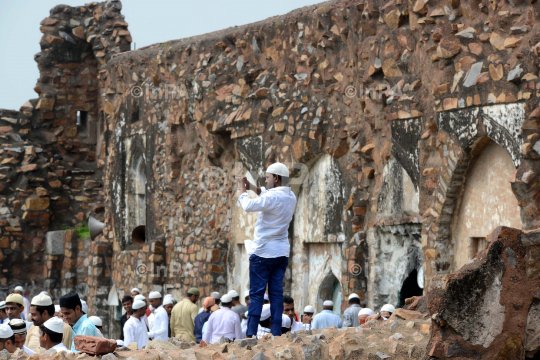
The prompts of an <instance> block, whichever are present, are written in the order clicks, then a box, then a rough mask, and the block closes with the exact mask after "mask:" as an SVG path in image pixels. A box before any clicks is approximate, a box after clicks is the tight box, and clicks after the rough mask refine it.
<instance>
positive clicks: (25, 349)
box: [22, 345, 36, 355]
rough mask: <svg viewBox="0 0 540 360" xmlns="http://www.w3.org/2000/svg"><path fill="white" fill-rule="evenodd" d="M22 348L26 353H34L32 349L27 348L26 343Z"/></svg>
mask: <svg viewBox="0 0 540 360" xmlns="http://www.w3.org/2000/svg"><path fill="white" fill-rule="evenodd" d="M22 348H23V350H24V351H25V352H26V355H32V354H35V353H36V352H35V351H34V350H30V349H29V348H27V347H26V345H23V347H22Z"/></svg>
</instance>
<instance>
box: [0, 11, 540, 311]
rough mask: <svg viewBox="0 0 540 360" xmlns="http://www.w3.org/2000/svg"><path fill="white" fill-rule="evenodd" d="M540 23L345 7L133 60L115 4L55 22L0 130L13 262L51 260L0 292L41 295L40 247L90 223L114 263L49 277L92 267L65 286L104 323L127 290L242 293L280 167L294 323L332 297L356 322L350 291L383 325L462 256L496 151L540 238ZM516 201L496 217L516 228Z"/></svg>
mask: <svg viewBox="0 0 540 360" xmlns="http://www.w3.org/2000/svg"><path fill="white" fill-rule="evenodd" d="M539 6H540V5H539V4H538V3H532V4H529V3H525V2H518V3H515V2H506V1H503V2H490V1H488V0H485V1H465V0H462V1H459V0H456V1H451V2H447V1H442V0H440V1H435V2H429V3H428V2H424V1H423V0H417V1H414V2H403V1H400V0H397V1H390V2H382V1H356V0H355V1H352V0H345V1H339V2H338V1H331V2H327V3H322V4H318V5H314V6H311V7H306V8H302V9H299V10H296V11H294V12H292V13H290V14H287V15H284V16H280V17H275V18H270V19H267V20H265V21H262V22H259V23H254V24H249V25H246V26H242V27H235V28H231V29H225V30H222V31H219V32H216V33H212V34H207V35H201V36H198V37H193V38H189V39H182V40H176V41H170V42H167V43H163V44H155V45H152V46H149V47H147V48H143V49H139V50H137V51H127V50H129V48H130V46H129V43H130V42H131V37H130V34H129V31H128V30H127V23H126V22H125V21H124V17H123V16H122V15H121V14H120V10H121V8H122V5H121V3H120V2H119V1H113V0H109V1H107V2H105V3H90V4H86V5H85V6H81V7H73V8H71V7H67V6H64V5H60V6H57V7H55V8H54V9H53V10H51V15H50V17H48V18H46V19H45V20H44V21H43V22H42V28H41V31H42V32H43V33H44V36H43V39H42V41H41V46H42V52H41V53H40V54H38V55H37V56H36V61H37V62H38V66H39V68H40V79H39V80H38V84H37V86H36V89H35V90H36V91H37V92H38V93H39V95H40V98H39V99H37V100H31V101H29V102H28V103H27V104H24V105H23V107H22V108H21V111H22V112H5V111H2V114H1V116H0V119H1V120H2V121H3V122H4V123H5V122H7V123H5V124H2V125H5V126H1V127H0V132H2V134H3V135H2V136H3V138H4V143H5V144H6V145H5V146H4V145H3V153H2V159H3V160H2V166H3V167H0V174H5V175H6V177H5V178H2V179H0V186H3V188H2V190H0V195H2V199H3V203H4V204H6V206H5V207H2V208H0V213H1V215H2V216H3V217H2V219H0V221H1V222H0V226H3V228H2V235H3V237H2V241H1V242H0V249H1V250H2V253H1V254H2V256H4V257H6V258H8V256H6V255H9V258H8V259H7V260H6V261H5V262H2V266H4V264H6V266H7V264H15V263H17V262H19V263H20V262H21V260H26V259H29V258H31V257H35V258H36V261H34V262H31V263H32V264H39V265H38V266H39V270H37V267H36V269H34V268H30V271H29V270H28V269H23V268H22V267H21V268H17V267H16V265H15V267H13V268H14V269H15V270H13V273H12V274H13V276H12V275H7V274H6V276H4V277H3V278H2V279H0V283H1V284H2V285H3V286H4V288H3V289H7V288H9V286H13V280H12V279H14V278H16V276H20V279H26V278H25V276H26V275H24V274H28V277H27V278H28V280H24V281H23V282H25V284H29V283H31V282H30V278H31V277H34V278H35V279H38V281H39V280H41V279H43V280H45V277H44V275H40V276H42V277H41V278H40V277H35V274H37V273H38V271H39V272H42V271H44V270H43V269H44V267H42V265H45V264H44V260H43V259H44V257H43V255H42V253H40V252H42V251H43V246H44V245H43V241H44V238H45V236H46V235H45V234H46V232H47V231H48V230H59V229H61V228H62V227H64V226H67V225H69V226H72V225H73V224H76V223H78V222H80V221H82V220H84V219H85V218H87V217H88V215H91V214H93V215H95V216H97V217H98V218H99V219H100V220H104V221H105V223H106V227H105V229H104V234H103V236H101V237H100V238H99V241H101V242H102V243H103V247H102V245H101V244H99V241H98V242H93V243H91V244H87V243H86V242H79V243H78V245H77V246H78V248H79V250H80V251H78V252H76V253H75V252H73V251H70V249H72V248H73V246H74V242H73V241H74V240H73V239H71V240H70V239H68V238H67V237H66V238H65V240H66V241H67V242H66V243H71V244H72V245H69V246H67V245H66V246H67V247H65V248H64V255H61V252H58V255H51V256H58V257H57V258H54V259H52V258H51V259H50V260H51V262H50V263H49V262H48V261H47V274H52V273H53V272H51V271H50V269H51V266H53V263H55V261H56V263H57V264H60V263H61V262H65V263H66V265H69V269H71V271H69V273H70V274H71V273H72V272H73V268H72V266H74V264H75V263H76V264H80V263H82V264H85V263H86V262H85V261H86V260H88V261H89V264H92V266H93V267H89V268H88V269H90V271H89V272H88V274H86V273H85V272H84V271H80V270H79V269H78V268H77V277H76V278H75V280H71V281H72V282H71V283H70V284H71V285H73V286H75V287H77V286H78V288H77V289H79V291H81V292H86V295H85V296H88V299H89V302H91V303H92V304H94V303H95V304H97V305H98V308H99V311H101V312H102V313H106V312H107V310H106V309H105V303H106V297H107V293H108V290H109V289H110V287H111V286H112V285H113V284H112V283H113V282H114V283H116V284H117V285H118V287H119V291H120V293H122V292H127V291H128V290H129V289H130V288H131V287H133V286H137V287H139V288H141V289H142V291H143V292H147V291H149V290H160V291H162V292H163V293H172V294H173V295H174V296H175V298H176V299H177V300H180V299H181V298H182V297H183V296H184V295H185V294H184V293H185V291H186V290H187V289H188V288H190V287H193V286H196V287H199V288H200V289H201V291H202V293H204V294H209V293H210V292H211V291H214V290H217V291H220V292H224V291H226V290H228V289H229V288H231V287H233V288H235V289H236V290H237V291H239V292H241V293H242V295H244V294H245V292H246V291H247V287H248V285H249V284H248V283H247V278H246V267H245V257H246V256H245V253H244V251H245V249H243V245H242V244H243V242H244V241H245V240H248V239H251V238H252V232H253V222H254V219H255V217H254V216H253V215H246V214H243V213H242V211H241V209H239V208H238V207H237V205H236V194H235V184H234V183H235V181H234V177H235V176H236V175H244V174H246V173H248V172H249V173H250V176H251V177H252V178H253V180H254V181H256V182H258V184H259V185H263V183H262V178H263V175H264V169H265V168H266V167H267V166H268V165H269V164H270V163H273V162H275V161H280V162H283V163H285V164H287V166H288V167H289V168H290V170H291V172H292V174H293V175H292V177H293V181H294V182H295V183H294V184H293V185H292V188H293V190H294V191H295V193H296V194H297V196H298V200H299V201H298V205H299V206H298V208H297V211H296V213H295V218H294V220H293V222H292V224H291V230H290V239H291V244H292V250H291V261H290V266H289V269H288V271H287V274H286V281H285V290H286V292H287V293H290V294H293V295H294V296H295V298H298V300H297V301H298V302H299V308H300V307H301V306H303V305H305V304H311V305H315V306H319V305H320V304H319V302H320V301H322V300H324V299H322V298H321V297H332V298H334V299H335V300H337V301H339V299H340V298H341V300H342V303H341V309H343V308H344V307H345V306H346V302H345V301H343V299H346V298H347V297H348V296H349V294H350V293H352V292H356V293H358V294H359V295H360V297H361V299H362V301H363V302H365V303H366V304H367V305H368V306H371V307H375V308H377V307H379V306H380V305H382V304H383V303H385V302H396V301H400V296H402V294H403V284H404V283H405V281H407V279H410V278H411V276H413V275H414V274H415V273H417V274H424V277H425V281H422V276H421V275H420V276H419V279H420V280H419V281H417V282H418V283H419V284H420V285H423V286H424V287H425V288H426V289H429V288H430V283H431V281H432V279H437V280H436V281H444V280H445V279H446V278H447V277H448V276H449V275H450V274H451V273H452V272H453V271H454V270H455V267H456V266H457V265H455V264H456V262H457V263H459V264H460V263H463V261H465V260H462V259H459V258H458V259H456V256H455V254H456V248H455V240H454V239H455V238H456V236H457V237H461V235H459V234H454V232H458V231H459V229H458V228H456V227H454V228H453V227H452V221H453V220H454V219H455V218H456V217H457V218H458V220H457V222H456V224H457V225H458V226H459V225H462V224H463V222H462V221H460V220H459V211H460V210H459V209H466V208H467V202H468V200H467V199H469V195H468V194H469V192H471V191H473V190H474V188H475V187H481V186H484V187H485V186H486V184H485V181H484V182H480V181H478V182H477V184H478V185H474V184H473V185H472V186H469V185H468V183H467V180H466V179H467V178H468V174H469V172H468V169H469V167H470V166H471V164H475V160H476V159H478V157H479V156H480V158H481V156H482V155H481V154H482V151H483V150H484V148H485V147H486V146H489V145H488V144H489V143H490V142H494V143H496V144H498V146H500V147H501V148H502V150H504V151H505V152H506V153H507V154H508V155H509V156H510V158H511V162H512V165H513V166H514V167H515V168H516V171H515V172H514V173H513V174H512V176H511V179H510V183H511V185H510V186H511V190H512V191H513V194H514V195H515V199H516V200H517V205H518V206H519V210H520V211H519V220H520V221H521V224H522V226H523V228H524V229H531V228H535V227H537V226H538V222H539V216H538V213H539V208H538V197H539V196H538V189H537V187H538V181H539V180H538V176H537V175H536V174H537V173H538V172H539V171H540V168H539V162H538V159H540V156H539V154H540V148H539V146H540V145H538V144H540V143H538V142H537V139H538V137H539V135H538V127H539V125H540V122H539V120H538V118H539V117H540V110H538V108H539V107H538V91H537V89H539V88H540V85H538V77H537V72H538V70H537V69H538V65H539V54H540V53H539V46H540V45H537V44H539V41H540V37H539V36H538V30H539V29H538V27H539V26H540V25H538V24H539V22H538V16H539V15H538V14H539V13H538V11H539V9H538V7H539ZM366 92H367V94H366ZM98 95H99V96H98ZM79 112H83V113H79ZM78 113H79V117H78V116H77V114H78ZM6 118H8V120H6ZM78 119H79V120H78ZM81 119H86V122H84V121H81ZM8 123H9V124H8ZM8 146H9V148H8ZM26 146H28V147H30V146H31V147H32V149H33V150H28V147H26ZM23 147H24V155H23ZM12 148H13V149H12ZM14 148H17V149H18V150H20V151H17V150H14ZM502 150H501V151H502ZM505 156H506V155H505ZM497 158H499V156H497ZM473 166H474V165H473ZM506 168H509V167H508V166H507V167H506ZM473 172H474V171H473ZM2 176H3V175H2ZM471 179H473V180H471V182H474V176H472V177H471ZM464 186H465V189H464ZM469 187H471V188H472V190H471V189H469V190H468V188H469ZM42 189H43V190H42ZM468 191H469V192H468ZM473 192H474V191H473ZM463 194H464V195H463ZM472 195H475V196H478V194H472ZM463 196H465V197H464V200H463V201H462V204H464V205H463V207H460V206H459V204H460V201H461V200H460V199H461V198H462V197H463ZM510 198H511V197H510V195H509V192H508V189H507V196H506V199H507V200H504V201H505V202H506V204H505V206H507V207H506V209H507V210H504V214H503V213H501V217H500V218H501V219H502V220H501V221H504V219H509V218H512V219H513V220H512V221H515V222H517V221H518V216H517V213H516V208H515V205H516V200H514V199H512V200H510ZM7 205H9V206H7ZM510 206H512V208H511V209H510ZM6 208H7V210H6ZM8 210H9V213H8ZM456 214H457V215H456ZM21 219H22V221H21ZM73 219H76V220H73ZM493 225H495V224H493ZM135 230H136V232H135V235H136V236H135V237H134V235H133V234H134V231H135ZM4 235H5V236H4ZM47 236H48V235H47ZM70 246H71V248H70ZM420 248H421V250H422V251H420ZM103 249H105V250H103ZM457 252H458V253H461V250H459V249H457ZM76 254H80V256H79V255H76ZM62 256H63V257H62ZM104 256H105V257H104ZM105 258H107V259H108V260H110V263H109V265H110V268H111V272H112V279H110V278H109V277H107V271H106V270H105V269H106V265H105V266H104V264H103V263H104V260H105ZM12 259H13V260H12ZM53 260H54V261H53ZM32 266H33V265H32ZM55 266H60V265H55ZM85 266H86V265H85ZM4 273H5V268H4ZM22 273H24V274H22ZM55 273H56V272H55ZM83 273H84V274H83ZM64 275H66V274H64ZM82 284H88V289H87V288H86V286H83V285H82ZM434 284H435V285H436V284H438V283H437V282H435V283H434ZM68 285H69V284H68ZM55 286H60V285H55ZM60 290H61V291H64V290H63V289H62V288H61V289H60ZM3 291H4V290H3ZM66 291H67V289H66ZM109 310H111V311H110V313H111V314H112V312H113V311H114V309H109ZM339 310H340V309H337V311H338V312H339ZM111 318H112V317H111Z"/></svg>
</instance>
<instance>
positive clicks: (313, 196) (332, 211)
mask: <svg viewBox="0 0 540 360" xmlns="http://www.w3.org/2000/svg"><path fill="white" fill-rule="evenodd" d="M343 187H344V186H343V182H342V176H341V173H340V171H339V168H338V165H337V163H336V161H335V159H334V158H333V157H332V156H330V155H328V154H325V155H323V156H322V157H321V158H320V159H319V160H318V161H317V162H316V163H315V165H314V166H313V168H311V170H310V171H309V175H308V176H307V177H306V179H305V180H304V183H303V184H302V188H301V190H300V194H299V195H298V201H297V204H296V209H295V212H294V233H295V236H294V237H295V239H298V240H299V241H300V242H302V243H312V242H335V241H339V242H342V241H344V240H345V235H344V231H345V224H344V223H343V221H342V212H343V208H344V206H343V205H344V196H343V191H342V190H343Z"/></svg>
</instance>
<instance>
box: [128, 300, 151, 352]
mask: <svg viewBox="0 0 540 360" xmlns="http://www.w3.org/2000/svg"><path fill="white" fill-rule="evenodd" d="M132 308H133V313H132V314H131V316H130V317H129V319H128V321H126V323H125V324H124V344H126V346H128V345H129V344H131V343H132V342H136V343H137V348H138V349H139V350H140V349H142V348H143V347H144V346H146V344H147V343H148V331H147V329H146V324H145V323H144V322H143V321H142V320H141V318H142V317H143V314H144V313H145V312H146V303H145V302H144V301H142V300H137V301H135V302H134V303H133V307H132Z"/></svg>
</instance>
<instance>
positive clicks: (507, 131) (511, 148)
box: [482, 102, 525, 168]
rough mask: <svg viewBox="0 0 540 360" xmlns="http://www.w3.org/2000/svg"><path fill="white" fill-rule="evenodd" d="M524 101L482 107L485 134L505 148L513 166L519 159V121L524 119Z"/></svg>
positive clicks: (518, 162)
mask: <svg viewBox="0 0 540 360" xmlns="http://www.w3.org/2000/svg"><path fill="white" fill-rule="evenodd" d="M524 105H525V103H523V102H520V103H512V104H498V105H492V106H484V107H482V114H483V115H484V116H483V118H484V125H485V127H486V132H487V135H488V136H489V137H490V138H491V139H493V140H494V141H495V142H496V143H497V144H499V145H501V146H502V147H503V148H505V149H506V150H507V151H508V153H509V154H510V156H512V162H513V163H514V166H515V167H516V168H517V167H519V164H520V161H521V145H522V142H523V140H522V137H521V123H522V122H523V120H524V119H525V107H524Z"/></svg>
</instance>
